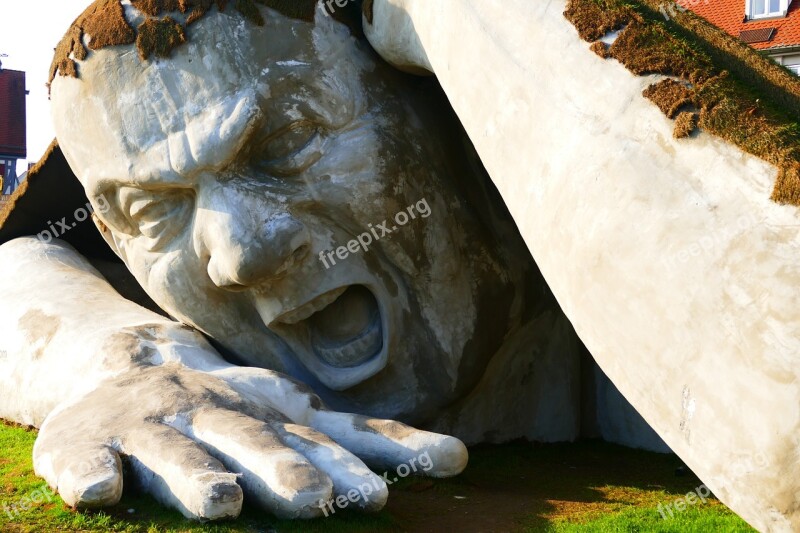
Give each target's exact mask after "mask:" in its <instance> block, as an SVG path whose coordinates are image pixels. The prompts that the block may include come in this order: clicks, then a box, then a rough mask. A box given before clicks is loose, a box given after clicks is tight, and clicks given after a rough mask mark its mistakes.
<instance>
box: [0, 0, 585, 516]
mask: <svg viewBox="0 0 800 533" xmlns="http://www.w3.org/2000/svg"><path fill="white" fill-rule="evenodd" d="M51 76H52V83H51V98H52V103H53V112H54V121H55V126H56V131H57V136H58V140H59V143H60V147H61V150H62V151H63V154H64V156H65V157H66V159H67V161H68V162H69V165H70V167H71V168H72V169H73V171H74V172H75V174H76V176H77V177H78V178H79V179H80V181H81V184H82V185H83V187H84V188H85V191H86V194H87V196H88V198H89V200H90V201H91V202H92V204H93V205H94V206H95V208H96V209H97V211H96V218H95V222H96V224H97V226H98V229H99V230H100V231H101V233H102V234H103V237H104V238H105V240H106V241H107V243H108V245H109V246H110V247H111V248H112V249H113V251H114V252H115V253H116V254H117V255H118V256H119V258H121V260H122V261H123V262H124V263H125V266H126V267H127V268H128V269H129V270H130V272H131V273H132V274H133V275H134V276H135V278H136V280H137V281H138V283H139V284H140V285H141V287H142V288H144V290H145V291H146V292H147V294H148V295H149V296H150V297H151V298H152V300H153V301H155V302H156V303H157V304H158V305H159V306H160V307H161V309H163V310H164V311H166V312H167V313H169V315H171V316H172V317H174V318H175V319H177V320H178V321H179V322H180V324H179V323H178V322H173V321H171V320H168V319H165V318H163V317H161V316H159V315H157V314H154V313H152V312H150V311H146V310H144V309H143V308H141V307H139V306H137V305H135V304H133V303H131V302H128V301H126V300H124V299H123V298H122V297H120V296H119V295H118V294H117V293H116V292H115V291H114V290H113V289H112V288H111V287H110V286H109V285H108V284H107V283H106V282H105V281H104V280H103V279H102V277H101V276H100V275H99V274H98V272H97V271H96V270H94V268H93V267H92V266H91V265H90V264H89V263H87V262H86V260H85V259H83V258H82V257H81V256H80V255H79V254H77V253H76V252H75V250H73V249H71V248H69V247H68V246H66V245H64V244H61V243H58V242H55V241H54V242H51V243H42V242H39V241H38V240H37V239H34V238H22V239H17V240H14V241H11V242H8V243H6V244H4V245H3V246H2V247H0V269H2V270H3V276H2V280H3V281H2V287H0V290H2V291H3V295H4V296H3V299H2V302H0V312H2V314H3V316H4V317H5V318H4V321H3V322H2V324H1V325H0V338H2V339H4V340H3V342H4V347H3V349H4V350H5V351H6V353H7V354H8V356H7V357H6V358H4V359H2V360H0V387H2V388H0V390H2V391H3V394H2V395H0V416H1V417H4V418H7V419H11V420H16V421H19V422H25V423H32V424H35V425H37V426H41V432H40V436H39V439H38V441H37V444H36V449H35V467H36V471H37V472H38V473H39V474H40V475H42V476H43V477H45V478H46V479H47V481H48V482H49V483H50V484H51V485H52V486H54V487H56V488H57V489H58V490H59V492H60V493H61V494H62V496H63V497H64V499H65V500H66V501H67V502H68V503H70V504H73V505H77V506H103V505H108V504H112V503H114V502H115V501H117V500H118V499H119V496H120V491H121V486H122V481H123V480H122V477H121V476H122V474H121V469H120V457H122V458H126V459H127V460H128V461H129V462H130V463H131V465H132V477H133V479H134V480H136V481H138V482H139V483H140V484H141V485H142V486H143V487H144V488H145V489H146V490H148V491H149V492H151V493H152V494H154V495H155V496H157V497H158V498H159V499H160V500H161V501H162V502H164V503H165V504H167V505H170V506H173V507H175V508H178V509H180V510H181V511H182V512H183V513H184V514H185V515H186V516H188V517H193V518H201V519H216V518H222V517H230V516H235V515H236V514H237V513H238V512H239V510H240V508H241V505H242V490H244V492H245V493H249V495H250V496H251V497H252V499H253V501H256V502H259V503H260V504H262V505H263V506H264V507H265V508H266V509H268V510H270V511H272V512H274V513H276V514H279V515H281V516H292V517H309V516H315V515H319V514H321V513H322V507H321V506H320V505H319V504H320V502H324V501H326V499H328V498H331V497H336V496H342V495H346V494H348V493H349V492H350V491H351V490H352V489H354V488H358V487H361V486H362V485H371V486H372V487H374V494H373V495H372V496H371V497H370V498H368V499H366V500H364V501H362V503H361V504H360V505H361V507H363V508H365V509H367V510H371V509H379V508H380V507H381V506H382V505H383V503H384V502H385V500H386V486H385V484H382V482H380V480H379V479H376V476H375V475H374V474H372V473H371V472H370V471H369V470H368V469H367V467H366V466H365V464H369V465H370V466H377V467H381V468H386V467H391V466H396V465H398V464H401V463H406V462H408V461H413V460H414V458H415V457H418V456H419V455H420V454H426V457H430V459H431V463H432V464H433V466H432V468H431V469H430V470H429V471H428V472H427V474H429V475H434V476H447V475H454V474H456V473H458V472H460V471H461V470H462V469H463V468H464V466H465V465H466V461H467V453H466V449H465V447H464V445H463V444H462V442H461V441H460V440H458V439H456V438H453V437H447V436H445V435H442V434H440V433H449V434H455V435H457V436H459V437H462V438H464V439H465V440H468V441H472V442H474V441H478V440H482V439H485V438H490V437H489V436H493V437H494V438H496V439H504V438H513V437H520V436H527V437H530V438H536V439H538V440H565V439H572V438H574V437H575V436H576V432H577V419H578V416H577V409H576V406H575V401H574V398H575V392H574V391H576V390H577V383H576V380H577V374H578V372H577V371H576V368H577V361H578V359H577V358H578V341H577V338H576V337H575V334H574V332H573V330H572V328H571V326H570V325H569V322H568V321H567V320H566V318H565V317H564V316H563V314H562V313H561V312H560V310H559V309H558V306H557V304H556V302H555V300H554V299H553V298H552V294H550V292H549V290H548V289H547V286H546V284H545V283H544V281H543V280H542V278H541V276H540V275H539V273H538V271H537V270H536V269H535V267H534V265H533V264H532V262H531V261H530V256H529V254H528V253H527V250H526V249H525V247H524V243H523V242H522V241H521V239H520V238H519V235H518V233H517V231H516V228H515V226H514V224H513V221H511V220H510V218H509V217H508V216H507V213H506V212H505V211H504V207H503V204H502V202H501V201H500V200H499V198H498V197H497V195H496V191H495V190H494V189H493V188H492V186H491V184H490V183H488V181H487V180H485V179H482V177H481V175H480V172H478V171H477V170H476V167H475V166H471V164H470V162H469V160H468V159H467V158H466V156H465V155H464V154H468V153H469V152H468V150H466V151H465V149H464V147H463V146H461V145H459V140H458V138H457V137H455V136H453V131H454V130H453V129H448V127H446V124H445V123H444V122H443V120H444V118H446V117H444V115H443V114H442V113H441V109H432V108H433V107H436V106H437V105H438V106H439V107H441V100H439V101H438V103H437V102H436V101H435V99H434V100H431V95H430V94H427V92H429V91H430V90H431V88H432V87H433V86H432V85H431V84H427V85H425V84H420V83H418V82H417V81H414V80H409V79H408V78H407V77H406V76H405V75H403V74H400V73H398V72H396V71H395V70H394V69H393V68H391V67H390V66H388V65H386V64H385V63H383V62H381V61H380V60H379V59H378V58H377V57H376V56H374V55H373V53H372V51H371V50H370V49H369V47H368V46H366V45H365V44H364V42H363V41H360V40H359V39H357V38H355V37H354V36H353V35H352V33H351V30H350V29H349V28H348V27H347V26H346V25H345V24H343V23H341V22H339V21H337V20H336V19H334V18H332V17H330V16H329V15H328V14H327V13H326V12H325V7H324V4H323V3H317V2H316V1H313V0H308V1H305V0H303V1H297V2H290V3H287V2H279V1H269V0H263V1H260V2H258V3H253V2H249V1H241V2H237V3H236V6H233V5H232V4H231V5H229V6H227V7H226V3H225V2H217V3H214V4H213V5H212V2H210V1H209V2H193V3H192V2H180V3H175V2H168V1H164V2H157V1H156V2H152V1H150V2H144V1H133V2H131V3H130V4H127V3H126V4H124V5H123V4H121V3H120V2H119V1H118V0H99V1H98V2H95V3H94V4H93V5H92V6H90V8H89V9H88V10H87V11H86V13H85V14H84V15H83V16H82V17H81V18H79V19H78V21H76V23H75V24H74V25H73V27H72V28H71V29H70V30H69V33H68V34H67V36H66V37H65V38H64V40H63V41H62V43H61V44H60V45H59V47H58V49H57V53H56V59H55V61H54V63H53V70H52V72H51ZM448 135H450V137H448ZM454 153H460V154H461V157H460V158H459V157H454V156H453V155H452V154H454ZM101 206H102V207H103V209H100V207H101ZM401 215H402V216H401ZM368 240H369V242H367V241H368ZM353 243H356V244H358V245H359V246H355V245H354V244H353ZM342 250H344V252H343V251H342ZM181 324H182V325H181ZM187 326H188V328H187ZM198 332H202V333H203V334H205V336H206V337H208V338H209V339H211V340H212V341H213V347H212V346H211V345H210V344H209V343H208V342H207V341H206V340H205V338H204V337H203V336H202V335H201V334H200V333H198ZM220 354H223V355H224V358H223V357H222V355H220ZM231 361H235V362H236V363H238V364H239V365H246V366H235V365H233V364H232V363H231ZM267 369H268V370H267ZM312 389H313V392H311V390H312ZM345 413H359V414H357V415H356V414H345ZM387 419H401V420H403V421H405V422H408V423H412V424H415V425H420V426H423V427H426V428H428V429H431V430H434V431H438V432H439V433H430V432H427V431H422V430H416V429H413V428H411V427H409V426H405V425H403V424H401V423H399V422H391V421H388V420H387ZM362 461H364V462H362ZM235 474H238V475H240V477H239V478H238V479H237V477H236V475H235ZM240 487H241V488H240Z"/></svg>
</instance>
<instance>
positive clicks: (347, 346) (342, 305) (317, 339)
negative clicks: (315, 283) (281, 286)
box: [270, 285, 383, 368]
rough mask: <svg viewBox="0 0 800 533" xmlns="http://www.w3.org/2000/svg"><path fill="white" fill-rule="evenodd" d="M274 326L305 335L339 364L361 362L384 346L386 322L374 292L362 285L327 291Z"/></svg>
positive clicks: (316, 350)
mask: <svg viewBox="0 0 800 533" xmlns="http://www.w3.org/2000/svg"><path fill="white" fill-rule="evenodd" d="M270 326H271V327H275V328H276V329H279V330H283V331H285V332H286V333H288V335H290V336H292V337H294V338H295V339H297V340H300V339H302V340H303V341H305V343H307V344H308V346H309V347H310V349H311V351H312V352H313V353H314V354H315V355H316V356H317V357H318V358H319V359H321V360H322V361H324V362H325V363H327V364H328V365H330V366H332V367H336V368H352V367H355V366H359V365H361V364H363V363H365V362H367V361H369V360H370V359H372V358H373V357H375V356H376V355H377V354H379V353H380V352H381V350H382V349H383V324H382V320H381V312H380V308H379V306H378V301H377V299H376V298H375V295H374V294H372V292H371V291H370V290H369V289H367V288H366V287H365V286H363V285H350V286H348V287H341V288H339V289H336V290H333V291H330V292H327V293H325V294H323V295H321V296H318V297H317V298H315V299H314V300H312V301H310V302H308V303H306V304H304V305H302V306H301V307H298V308H296V309H292V310H290V311H288V312H286V313H283V314H282V315H280V316H278V317H277V318H276V319H275V320H274V321H273V322H272V323H271V324H270Z"/></svg>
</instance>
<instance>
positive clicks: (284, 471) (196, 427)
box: [187, 409, 333, 518]
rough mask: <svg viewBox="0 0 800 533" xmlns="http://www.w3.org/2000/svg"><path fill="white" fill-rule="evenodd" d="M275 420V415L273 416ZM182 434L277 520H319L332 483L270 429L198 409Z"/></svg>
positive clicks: (231, 413) (218, 411)
mask: <svg viewBox="0 0 800 533" xmlns="http://www.w3.org/2000/svg"><path fill="white" fill-rule="evenodd" d="M276 416H278V415H277V413H276ZM187 434H188V435H190V436H191V437H192V438H193V439H195V440H196V441H197V442H199V443H201V444H203V446H205V447H206V449H207V450H208V451H209V452H210V453H211V454H212V455H213V456H214V457H216V458H217V459H219V460H220V461H222V463H223V464H224V465H225V466H226V467H228V468H229V469H230V470H231V471H233V472H238V473H241V479H240V483H241V485H242V486H243V487H244V489H245V494H246V496H247V497H248V498H250V499H252V500H253V501H255V502H256V503H257V504H259V505H260V506H261V507H262V508H264V509H266V510H268V511H269V512H271V513H273V514H275V515H276V516H279V517H281V518H313V517H317V516H320V515H321V514H322V513H323V509H322V507H321V506H320V502H321V501H328V500H329V499H330V497H331V496H332V494H333V483H332V481H331V480H330V478H329V477H328V476H327V475H325V473H324V472H321V471H320V470H318V469H317V468H316V467H315V466H314V465H313V464H312V463H311V462H309V460H308V459H307V458H306V457H305V456H304V455H303V454H301V453H298V452H297V451H295V450H293V449H292V448H290V447H288V446H286V445H285V444H284V442H283V441H282V440H281V438H280V437H279V436H278V434H277V432H276V431H275V429H273V428H272V427H270V425H269V424H267V423H265V422H263V421H261V420H257V419H255V418H251V417H249V416H247V415H244V414H241V413H238V412H235V411H229V410H226V409H203V410H200V411H198V412H197V413H196V414H195V415H194V417H193V418H192V422H191V425H190V427H189V428H187Z"/></svg>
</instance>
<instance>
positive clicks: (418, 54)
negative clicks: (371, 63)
mask: <svg viewBox="0 0 800 533" xmlns="http://www.w3.org/2000/svg"><path fill="white" fill-rule="evenodd" d="M432 8H434V6H432V5H430V2H419V1H417V0H391V1H389V0H366V1H365V2H364V20H363V23H364V35H366V36H367V39H368V40H369V42H370V44H371V45H372V47H373V48H375V51H376V52H378V54H380V56H381V57H382V58H383V59H385V60H386V61H387V62H389V63H390V64H392V65H393V66H394V67H396V68H398V69H400V70H402V71H404V72H408V73H410V74H419V75H430V74H433V67H432V66H431V64H430V61H428V55H427V54H426V53H425V49H424V48H423V47H422V43H421V42H420V40H419V36H418V35H417V29H416V28H415V26H414V21H413V20H412V17H411V13H412V11H413V10H414V9H425V10H429V9H432Z"/></svg>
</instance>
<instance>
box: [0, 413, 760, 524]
mask: <svg viewBox="0 0 800 533" xmlns="http://www.w3.org/2000/svg"><path fill="white" fill-rule="evenodd" d="M34 439H35V432H31V431H25V430H24V429H20V428H11V427H7V426H2V425H0V531H4V532H5V531H51V530H54V529H59V530H64V531H126V532H127V531H130V532H133V531H137V532H138V531H144V532H149V531H159V532H161V531H174V532H184V531H186V532H188V531H204V532H220V533H221V532H273V531H275V532H281V533H283V532H295V531H298V532H299V531H302V532H316V531H319V532H338V531H342V532H345V531H346V532H356V533H358V532H370V533H372V532H390V531H437V532H438V531H448V530H452V531H459V532H462V531H464V532H471V531H480V532H491V531H502V532H506V531H567V530H569V531H571V530H572V529H570V528H571V527H573V526H575V527H580V528H589V529H591V528H592V527H593V526H592V524H596V525H597V527H599V529H594V530H596V531H637V530H650V529H648V528H645V529H642V528H641V527H639V526H637V524H639V525H641V524H646V523H650V524H653V523H654V522H653V520H659V524H661V525H663V526H669V522H670V521H669V520H666V521H663V520H660V518H659V517H658V514H657V511H656V510H655V509H656V507H657V506H658V504H659V503H661V504H664V505H666V504H668V503H670V502H673V501H674V500H675V499H677V498H678V497H681V496H683V495H685V494H686V493H688V492H690V491H692V490H694V489H696V488H697V487H698V486H699V485H700V484H701V482H700V481H699V480H698V479H697V478H696V477H695V476H694V475H692V474H691V473H687V474H686V475H685V476H680V477H679V476H676V469H677V468H678V467H680V466H682V463H681V462H680V460H679V459H678V458H677V457H675V456H674V455H663V454H655V453H649V452H642V451H637V450H630V449H627V448H623V447H620V446H615V445H611V444H607V443H603V442H596V441H583V442H579V443H575V444H558V445H540V444H531V443H526V442H515V443H511V444H505V445H485V446H478V447H475V448H472V449H471V450H470V454H471V455H470V464H469V466H468V468H467V470H466V471H465V472H464V473H463V474H462V475H460V476H458V477H455V478H451V479H444V480H432V479H425V478H419V477H413V478H406V479H401V480H399V481H397V482H396V483H393V484H392V486H391V487H390V497H389V503H388V504H387V506H386V508H385V509H384V510H383V511H381V512H380V513H377V514H372V515H364V514H359V513H356V512H350V511H348V510H338V511H337V512H336V513H335V514H333V515H332V516H330V517H328V518H321V519H317V520H312V521H303V522H292V521H280V520H277V519H275V518H272V517H270V516H269V515H268V514H267V513H265V512H261V511H259V510H257V509H254V508H253V507H251V506H249V505H245V511H244V512H243V513H242V516H240V517H239V519H238V520H236V521H232V522H224V523H214V524H198V523H193V522H189V521H187V520H185V519H184V518H183V516H181V515H180V514H179V513H177V512H174V511H169V510H165V509H164V508H162V507H161V506H160V505H159V504H157V503H156V502H155V501H154V500H153V499H152V498H150V497H148V496H146V495H143V494H140V493H137V492H136V491H135V490H133V489H131V488H129V487H130V485H128V486H127V487H126V490H125V493H124V496H123V499H122V501H121V502H120V504H119V505H117V506H115V507H113V508H110V509H106V510H104V511H102V512H94V513H91V512H81V513H77V512H74V511H71V510H69V509H67V508H66V507H65V506H64V505H63V503H62V502H61V500H60V499H58V498H56V499H55V500H54V501H53V502H52V503H48V504H46V505H36V506H32V507H31V508H30V509H27V510H25V511H24V512H22V513H20V514H18V515H17V516H15V517H14V518H13V520H10V519H9V516H6V515H4V514H3V513H2V504H3V503H4V502H5V501H12V502H13V501H19V498H20V497H21V495H23V494H26V493H30V491H31V490H35V488H36V487H41V486H42V485H43V483H42V481H41V480H40V479H37V478H36V477H35V476H34V475H33V471H32V468H31V464H30V454H31V449H32V446H33V441H34ZM392 477H393V476H392V475H390V476H389V479H392ZM707 515H708V516H710V515H713V516H712V518H713V519H716V518H717V517H722V518H724V519H725V520H727V521H728V522H726V524H728V525H730V524H736V525H737V527H739V526H741V527H742V529H737V530H741V531H746V530H747V528H746V526H744V525H743V524H744V523H743V522H741V520H739V519H738V518H736V517H735V515H733V514H732V513H730V511H728V510H727V509H725V508H724V506H722V505H721V504H719V502H717V501H716V500H709V502H708V503H706V504H704V505H702V506H697V507H696V508H695V509H692V510H691V512H687V513H684V516H683V518H681V520H682V521H681V522H680V523H681V528H683V529H685V528H687V527H689V528H691V524H692V523H694V522H692V521H693V520H695V519H697V520H700V521H701V522H702V521H703V520H705V521H706V522H702V523H708V516H707ZM615 517H618V518H615ZM687 520H688V521H689V522H688V525H687ZM609 521H610V522H609ZM674 523H675V524H678V522H677V521H676V522H674ZM602 524H605V525H602ZM625 524H627V525H625ZM628 526H630V527H628ZM582 530H583V529H582ZM663 530H664V531H672V530H676V531H677V530H680V529H670V527H667V529H663Z"/></svg>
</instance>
